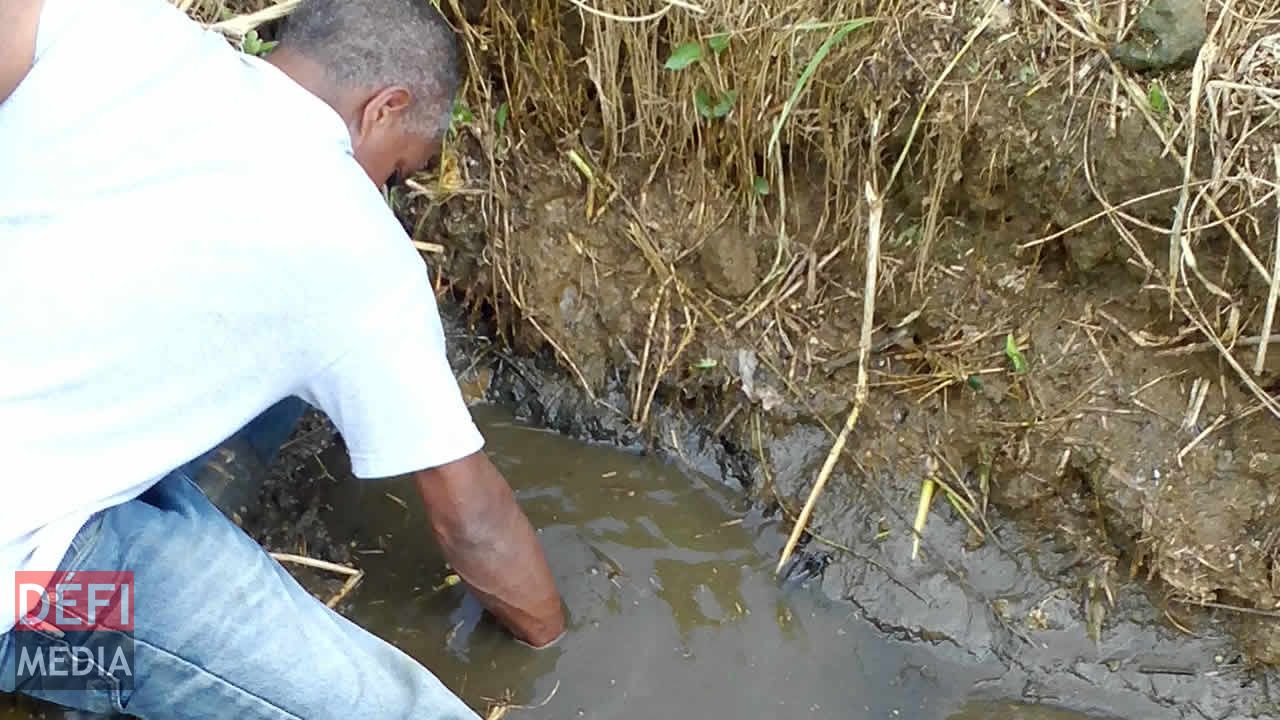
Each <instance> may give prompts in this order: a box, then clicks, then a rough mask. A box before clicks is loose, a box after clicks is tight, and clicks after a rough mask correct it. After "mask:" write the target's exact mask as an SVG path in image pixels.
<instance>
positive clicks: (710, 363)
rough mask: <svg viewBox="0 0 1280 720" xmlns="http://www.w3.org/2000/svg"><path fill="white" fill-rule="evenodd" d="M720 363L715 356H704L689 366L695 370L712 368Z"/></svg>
mask: <svg viewBox="0 0 1280 720" xmlns="http://www.w3.org/2000/svg"><path fill="white" fill-rule="evenodd" d="M719 364H720V363H718V362H716V359H715V358H702V359H701V360H699V361H698V362H696V363H694V364H692V365H690V366H689V367H690V368H692V369H694V370H710V369H711V368H713V367H715V366H716V365H719Z"/></svg>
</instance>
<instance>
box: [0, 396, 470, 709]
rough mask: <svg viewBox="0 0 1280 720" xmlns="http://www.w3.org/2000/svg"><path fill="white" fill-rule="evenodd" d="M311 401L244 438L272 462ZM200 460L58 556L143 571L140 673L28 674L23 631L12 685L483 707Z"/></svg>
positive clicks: (305, 704)
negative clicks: (299, 570)
mask: <svg viewBox="0 0 1280 720" xmlns="http://www.w3.org/2000/svg"><path fill="white" fill-rule="evenodd" d="M304 408H305V405H302V404H301V402H300V401H298V400H296V399H290V400H286V401H285V402H284V403H281V404H280V405H277V406H276V407H274V408H272V409H271V410H269V411H268V412H267V413H266V414H264V415H263V416H261V417H260V418H258V419H257V420H255V421H254V422H253V423H252V424H250V425H249V426H248V427H246V428H245V429H244V430H242V431H241V432H240V433H238V434H237V435H236V436H234V437H233V438H232V440H234V441H239V442H240V447H244V444H245V443H247V444H248V446H249V447H251V448H252V449H253V452H254V453H255V454H256V455H257V460H258V461H260V462H261V463H262V464H263V465H266V464H267V463H269V462H270V460H271V458H272V457H273V456H274V455H275V453H276V451H277V449H278V448H279V445H280V444H281V443H282V442H283V441H284V440H285V439H286V438H287V437H288V435H289V433H290V431H291V430H292V428H293V426H294V425H295V424H296V421H297V419H298V418H299V417H300V415H301V413H302V410H303V409H304ZM206 457H207V456H206ZM200 465H201V463H200V462H198V461H197V462H193V463H191V464H188V465H186V466H183V467H182V468H179V469H177V470H175V471H173V472H172V473H170V474H169V475H167V476H165V478H164V479H163V480H161V481H160V482H159V483H157V484H156V485H155V486H153V487H152V488H151V489H149V490H148V491H147V492H146V493H144V494H143V495H142V496H140V497H138V498H137V499H135V500H131V501H129V502H126V503H123V504H121V505H117V506H115V507H112V508H108V509H107V510H104V511H102V512H99V513H97V514H96V515H94V516H93V517H92V518H91V519H90V520H89V521H88V522H87V523H86V524H85V526H84V527H83V528H82V529H81V530H80V533H79V534H78V535H77V537H76V538H75V541H74V542H73V543H72V545H71V548H70V550H68V551H67V554H66V556H65V557H64V558H63V560H62V564H61V566H60V567H59V569H60V570H66V571H76V570H130V571H132V572H133V574H134V588H135V599H134V605H135V608H134V630H133V638H132V640H133V643H132V645H133V651H134V655H135V657H134V661H133V671H134V677H133V678H132V681H131V682H120V681H119V679H118V678H117V677H116V676H113V675H111V674H109V672H108V671H107V670H100V671H98V672H97V674H96V676H94V677H93V678H92V679H91V680H90V681H89V682H87V683H85V687H84V688H83V689H82V688H76V689H72V690H68V689H52V690H46V689H42V688H38V687H32V686H31V685H30V683H28V684H26V685H24V684H21V683H19V681H18V677H19V675H18V673H17V660H16V657H15V656H16V652H15V639H14V635H15V633H14V632H12V631H11V632H9V633H5V634H3V635H0V690H4V691H7V692H19V693H27V694H31V695H34V696H36V697H39V698H41V699H43V700H48V701H51V702H55V703H58V704H61V705H65V706H68V707H73V708H77V709H80V710H84V711H88V712H93V713H102V714H108V715H114V714H119V713H127V714H129V715H134V716H138V717H141V718H193V719H194V718H245V719H250V718H273V719H275V718H307V719H311V718H335V719H336V718H352V717H362V718H379V719H380V720H381V719H390V718H414V719H415V720H423V719H427V718H432V719H439V720H463V719H465V720H478V718H477V716H476V715H475V713H473V712H472V711H471V710H470V709H468V708H467V707H466V705H464V704H463V703H462V701H461V700H459V699H458V698H457V697H456V696H455V695H454V694H453V693H452V692H450V691H449V690H448V689H447V688H446V687H445V686H444V685H443V684H441V683H440V681H439V680H437V679H436V678H435V676H434V675H432V674H431V673H430V672H429V671H428V670H427V669H426V668H424V667H422V665H420V664H419V663H417V662H416V661H414V660H413V659H412V658H410V657H409V656H407V655H405V654H404V653H402V652H401V651H399V650H397V649H396V648H394V647H392V646H391V645H389V644H387V643H386V642H383V641H382V640H379V639H378V638H376V637H374V636H373V635H371V634H370V633H368V632H366V631H364V630H363V629H361V628H360V627H359V626H357V625H355V624H354V623H352V622H350V621H349V620H347V619H346V618H343V617H342V616H341V615H338V614H337V613H335V612H333V611H332V610H330V609H328V608H326V607H325V606H324V605H323V604H322V603H321V602H319V601H318V600H316V599H315V598H314V597H312V596H311V595H310V594H308V593H307V592H306V590H304V589H303V588H302V587H301V586H300V585H299V584H298V583H297V582H296V581H295V580H294V579H293V577H292V576H290V575H289V573H288V572H286V571H285V570H284V569H283V568H281V567H280V565H279V564H278V563H277V562H276V561H275V560H273V559H272V558H271V557H270V556H269V555H267V553H266V552H264V551H263V549H262V548H261V547H259V546H258V544H257V543H256V542H254V541H253V540H252V539H251V538H250V537H249V536H248V535H246V534H245V533H244V532H243V531H241V530H240V528H239V527H237V526H236V525H235V523H233V522H231V521H230V520H229V519H228V518H227V517H226V516H225V515H224V514H223V513H222V512H220V511H219V510H218V509H217V508H216V507H215V506H214V505H213V504H212V503H211V502H210V500H209V499H208V497H206V496H205V494H204V493H203V492H201V490H200V489H199V488H198V487H197V486H196V484H195V481H194V477H195V473H196V471H197V470H198V468H199V466H200ZM0 590H2V591H4V592H10V591H11V590H10V588H8V587H5V588H2V589H0ZM23 635H24V636H28V635H31V633H28V632H25V631H24V632H23ZM74 635H75V633H67V634H66V635H64V636H62V637H55V636H54V635H43V634H41V635H40V636H39V637H38V642H41V643H49V644H50V645H55V644H58V643H63V644H66V643H77V642H80V641H79V640H78V639H77V638H76V637H74ZM23 642H24V643H26V642H30V640H28V639H27V638H26V637H24V638H23Z"/></svg>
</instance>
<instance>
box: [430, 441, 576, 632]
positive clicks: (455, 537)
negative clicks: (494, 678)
mask: <svg viewBox="0 0 1280 720" xmlns="http://www.w3.org/2000/svg"><path fill="white" fill-rule="evenodd" d="M415 479H416V480H417V482H418V491H419V492H420V493H421V494H422V502H423V503H424V504H425V505H426V509H427V517H428V518H429V519H430V522H431V529H432V531H433V532H434V533H435V536H436V539H437V540H438V541H439V542H440V546H441V548H443V549H444V555H445V559H446V560H448V561H449V564H450V565H452V566H453V569H454V571H455V572H457V573H458V576H459V577H461V578H462V580H463V582H465V583H466V584H467V586H468V587H470V588H471V591H472V592H474V593H475V594H476V596H477V597H478V598H479V600H480V602H481V603H482V604H483V605H484V606H485V608H487V609H488V610H489V612H491V613H493V614H494V615H495V616H496V617H497V618H498V620H499V621H500V622H502V624H503V625H505V626H506V627H507V629H509V630H510V631H511V633H512V634H513V635H515V636H516V637H517V638H519V639H520V640H523V641H524V642H526V643H528V644H530V645H532V646H534V647H542V646H544V645H547V644H549V643H551V642H553V641H554V640H556V639H557V638H558V637H560V635H561V634H562V633H563V632H564V610H563V607H562V605H561V601H560V593H559V592H558V591H557V590H556V587H555V581H554V580H553V579H552V577H551V569H550V568H549V567H548V566H547V560H546V556H545V555H544V554H543V552H542V545H541V543H539V542H538V536H537V534H536V533H534V530H533V526H532V525H531V524H530V523H529V519H528V518H527V517H525V514H524V511H522V510H521V509H520V506H519V505H517V504H516V499H515V494H514V493H512V491H511V487H510V486H509V485H508V484H507V481H506V480H505V479H504V478H503V477H502V474H501V473H499V472H498V469H497V468H496V467H494V466H493V463H492V462H490V461H489V458H488V457H487V456H486V455H485V454H484V453H483V452H478V453H475V454H474V455H469V456H467V457H465V458H463V459H461V460H458V461H456V462H452V463H449V464H448V465H444V466H441V467H438V468H434V469H431V470H424V471H422V472H419V473H416V474H415Z"/></svg>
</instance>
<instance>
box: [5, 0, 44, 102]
mask: <svg viewBox="0 0 1280 720" xmlns="http://www.w3.org/2000/svg"><path fill="white" fill-rule="evenodd" d="M43 7H44V0H0V103H3V102H4V101H5V100H7V99H8V98H9V96H10V95H12V94H13V91H14V90H15V89H17V87H18V84H19V83H21V82H22V79H23V78H25V77H26V76H27V73H28V72H29V71H30V70H31V63H32V61H33V60H34V59H35V53H36V28H37V26H38V25H39V24H40V9H41V8H43Z"/></svg>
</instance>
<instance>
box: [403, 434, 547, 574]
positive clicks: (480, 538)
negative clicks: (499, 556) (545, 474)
mask: <svg viewBox="0 0 1280 720" xmlns="http://www.w3.org/2000/svg"><path fill="white" fill-rule="evenodd" d="M417 481H418V488H419V490H420V492H421V494H422V497H423V500H424V502H425V504H426V507H427V513H428V515H429V516H430V521H431V529H432V532H433V533H434V534H435V536H436V538H437V539H438V540H439V541H440V544H441V545H442V546H444V547H446V548H449V549H452V550H455V551H459V552H467V553H472V552H486V551H492V550H494V549H497V548H498V547H499V546H500V545H501V544H502V543H503V542H504V540H505V538H506V537H507V536H508V534H509V532H508V531H509V530H510V529H511V528H512V527H513V526H514V525H515V524H516V523H519V522H520V520H521V519H522V517H523V516H522V515H521V514H520V508H519V505H518V504H517V503H516V499H515V494H514V493H513V492H512V491H511V488H510V486H508V485H507V482H506V480H505V479H503V478H502V476H501V475H500V474H498V472H497V471H496V469H493V468H492V465H491V464H490V463H489V462H488V459H487V458H484V457H483V455H477V456H472V457H469V458H464V459H463V460H460V461H458V462H457V463H452V464H451V465H449V466H445V467H443V468H438V469H435V470H428V471H425V472H422V473H418V475H417Z"/></svg>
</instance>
